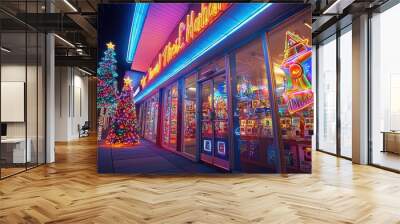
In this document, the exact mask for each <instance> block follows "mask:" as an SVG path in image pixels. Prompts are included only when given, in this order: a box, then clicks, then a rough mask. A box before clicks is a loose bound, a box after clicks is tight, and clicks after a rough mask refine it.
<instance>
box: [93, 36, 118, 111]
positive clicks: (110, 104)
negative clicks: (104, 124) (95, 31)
mask: <svg viewBox="0 0 400 224" xmlns="http://www.w3.org/2000/svg"><path fill="white" fill-rule="evenodd" d="M114 47H115V45H114V44H113V43H112V42H109V43H107V50H106V51H105V52H104V57H103V58H101V61H100V62H99V67H98V69H97V108H106V109H107V114H111V112H112V111H113V109H114V108H115V105H116V91H115V84H114V83H115V82H116V78H117V77H118V73H117V72H116V71H117V66H116V64H117V60H116V59H115V50H114Z"/></svg>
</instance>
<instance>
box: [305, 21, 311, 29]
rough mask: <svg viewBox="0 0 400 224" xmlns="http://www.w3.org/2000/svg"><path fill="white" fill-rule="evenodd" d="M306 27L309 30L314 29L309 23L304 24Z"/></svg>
mask: <svg viewBox="0 0 400 224" xmlns="http://www.w3.org/2000/svg"><path fill="white" fill-rule="evenodd" d="M304 25H305V26H306V27H308V28H310V29H312V26H311V25H310V24H308V23H306V22H304Z"/></svg>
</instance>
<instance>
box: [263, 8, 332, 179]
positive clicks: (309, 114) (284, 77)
mask: <svg viewBox="0 0 400 224" xmlns="http://www.w3.org/2000/svg"><path fill="white" fill-rule="evenodd" d="M310 24H311V12H310V11H309V10H306V11H304V12H303V13H300V14H297V15H296V16H294V17H292V18H290V19H289V20H288V21H286V22H285V23H283V24H282V25H280V26H279V27H277V28H276V29H274V30H273V31H271V32H269V33H267V40H268V53H269V58H270V61H269V63H270V69H271V73H272V80H274V85H273V86H275V90H274V91H275V97H276V98H275V100H276V103H277V106H278V108H277V110H278V114H277V115H278V119H279V125H280V135H281V137H282V142H281V146H282V147H283V151H284V155H285V159H284V164H283V165H285V168H286V171H287V172H311V138H312V135H313V127H314V125H313V123H314V121H313V120H314V118H313V116H314V115H313V103H314V96H313V91H312V86H311V84H312V68H311V64H312V62H311V56H312V47H311V30H310V28H309V27H310ZM333 75H335V73H333ZM281 150H282V149H281Z"/></svg>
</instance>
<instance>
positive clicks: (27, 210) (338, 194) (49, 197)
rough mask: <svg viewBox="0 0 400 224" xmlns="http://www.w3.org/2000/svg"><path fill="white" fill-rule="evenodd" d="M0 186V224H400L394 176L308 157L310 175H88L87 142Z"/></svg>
mask: <svg viewBox="0 0 400 224" xmlns="http://www.w3.org/2000/svg"><path fill="white" fill-rule="evenodd" d="M56 151H57V154H56V156H57V162H56V163H55V164H50V165H46V166H41V167H39V168H36V169H33V170H30V171H28V172H26V173H22V174H19V175H17V176H14V177H10V178H8V179H5V180H2V181H0V223H174V224H175V223H217V224H225V223H374V224H375V223H385V224H386V223H400V175H399V174H396V173H391V172H387V171H384V170H380V169H377V168H374V167H369V166H359V165H352V164H351V162H349V161H347V160H343V159H338V158H335V157H333V156H330V155H326V154H323V153H318V152H316V153H314V155H313V156H314V158H313V166H314V167H313V174H311V175H305V174H304V175H303V174H301V175H289V176H282V175H270V174H269V175H247V174H240V175H236V174H235V175H221V174H218V175H208V176H178V177H177V176H139V175H111V174H107V175H103V174H101V175H100V174H97V172H96V142H95V140H94V139H93V138H86V139H84V140H81V141H76V142H71V143H69V144H57V148H56Z"/></svg>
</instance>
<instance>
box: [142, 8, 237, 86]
mask: <svg viewBox="0 0 400 224" xmlns="http://www.w3.org/2000/svg"><path fill="white" fill-rule="evenodd" d="M230 5H231V3H201V8H200V11H199V12H198V13H195V12H194V10H191V11H190V12H189V13H188V14H187V15H186V21H181V22H180V23H179V25H178V33H177V37H176V39H175V41H173V42H171V41H170V42H168V43H167V44H166V45H165V46H164V47H163V48H162V50H161V51H160V52H159V54H158V56H157V58H156V59H157V60H156V61H155V63H154V65H153V66H150V68H149V69H148V71H147V74H146V76H144V77H143V78H142V79H141V80H140V84H141V86H142V87H145V86H146V85H147V84H148V83H149V82H150V81H151V80H153V79H154V78H155V77H156V76H157V75H158V74H160V72H161V71H162V70H163V69H164V68H165V67H166V66H167V65H169V64H170V63H171V61H172V60H173V59H174V58H176V56H177V55H178V54H179V53H180V52H182V50H183V49H185V48H186V47H187V46H189V45H190V44H191V43H192V42H193V41H194V40H196V38H197V37H198V36H199V35H200V34H201V33H202V32H204V31H205V30H206V29H207V27H209V26H210V25H211V24H212V23H213V22H214V21H215V20H216V19H217V18H218V17H219V16H220V15H221V14H222V13H223V12H224V11H226V10H227V9H228V8H229V6H230Z"/></svg>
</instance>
